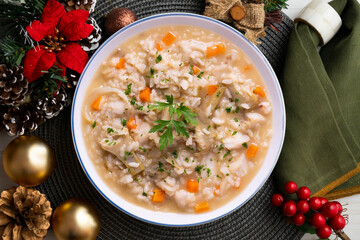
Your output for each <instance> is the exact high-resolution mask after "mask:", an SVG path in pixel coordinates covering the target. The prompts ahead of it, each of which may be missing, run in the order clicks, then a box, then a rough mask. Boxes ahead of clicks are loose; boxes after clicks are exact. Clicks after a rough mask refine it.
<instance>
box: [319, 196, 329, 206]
mask: <svg viewBox="0 0 360 240" xmlns="http://www.w3.org/2000/svg"><path fill="white" fill-rule="evenodd" d="M319 199H320V202H321V206H322V205H324V204H325V203H327V202H328V200H327V199H326V198H323V197H319Z"/></svg>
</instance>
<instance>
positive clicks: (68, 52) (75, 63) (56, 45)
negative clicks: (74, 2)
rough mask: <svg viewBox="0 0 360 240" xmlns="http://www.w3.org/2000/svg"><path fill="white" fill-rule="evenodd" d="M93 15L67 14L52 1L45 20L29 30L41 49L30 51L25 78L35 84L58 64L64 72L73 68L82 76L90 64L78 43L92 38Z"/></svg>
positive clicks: (75, 11) (46, 10)
mask: <svg viewBox="0 0 360 240" xmlns="http://www.w3.org/2000/svg"><path fill="white" fill-rule="evenodd" d="M88 18H89V12H88V11H85V10H73V11H70V12H66V11H65V9H64V7H63V6H62V5H61V4H60V3H59V2H57V1H56V0H48V2H47V3H46V5H45V7H44V10H43V13H42V15H41V19H40V21H39V20H35V21H33V22H32V23H31V24H30V25H29V26H27V27H26V30H27V32H28V33H29V35H30V37H31V38H32V39H34V40H35V41H38V42H40V45H38V46H36V47H34V48H33V49H31V50H29V51H28V52H27V53H26V55H25V59H24V75H25V77H26V78H27V79H28V81H29V82H33V81H35V80H36V79H38V78H39V77H40V76H41V75H43V74H44V73H43V71H47V70H49V68H50V67H52V66H53V65H54V64H55V63H56V64H57V65H58V66H60V65H63V66H65V67H62V69H64V72H65V69H66V68H70V69H72V70H74V71H76V72H78V73H81V72H82V71H83V69H84V67H85V65H86V63H87V61H88V58H89V57H88V55H87V53H86V52H85V51H84V50H83V49H82V48H81V46H80V45H79V44H77V43H75V41H79V40H81V39H83V38H86V37H87V36H89V35H90V33H91V32H92V30H93V26H92V25H89V24H86V20H87V19H88Z"/></svg>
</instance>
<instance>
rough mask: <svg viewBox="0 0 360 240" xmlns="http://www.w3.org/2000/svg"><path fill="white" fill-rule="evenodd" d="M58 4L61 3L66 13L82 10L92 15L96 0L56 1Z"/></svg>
mask: <svg viewBox="0 0 360 240" xmlns="http://www.w3.org/2000/svg"><path fill="white" fill-rule="evenodd" d="M58 2H59V3H61V5H63V6H64V7H65V10H66V11H68V12H70V11H72V10H78V9H82V10H86V11H89V13H92V12H93V11H94V10H95V5H96V0H58Z"/></svg>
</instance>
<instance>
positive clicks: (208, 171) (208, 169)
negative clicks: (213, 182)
mask: <svg viewBox="0 0 360 240" xmlns="http://www.w3.org/2000/svg"><path fill="white" fill-rule="evenodd" d="M206 173H207V175H208V177H210V174H211V169H210V168H207V169H206Z"/></svg>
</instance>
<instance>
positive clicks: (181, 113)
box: [148, 95, 198, 150]
mask: <svg viewBox="0 0 360 240" xmlns="http://www.w3.org/2000/svg"><path fill="white" fill-rule="evenodd" d="M155 103H156V104H154V105H149V106H148V109H150V110H153V109H157V110H163V109H165V108H169V114H170V116H171V119H170V120H162V119H158V120H156V121H155V123H156V125H154V126H153V127H152V128H151V129H150V131H149V133H155V132H160V133H162V135H161V136H160V140H159V144H160V150H163V149H164V148H166V147H167V146H169V145H171V144H172V143H173V129H175V131H176V133H177V134H178V135H183V136H185V137H189V130H188V129H187V128H186V124H189V123H190V124H192V125H197V124H198V123H197V121H196V120H195V117H196V116H197V115H196V114H195V113H193V112H192V111H191V109H190V108H188V107H186V106H184V105H183V104H184V103H180V104H177V103H174V97H173V96H172V95H170V96H169V95H166V102H155ZM175 117H177V118H178V119H179V120H181V119H180V118H183V121H179V120H175V119H174V118H175Z"/></svg>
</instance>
